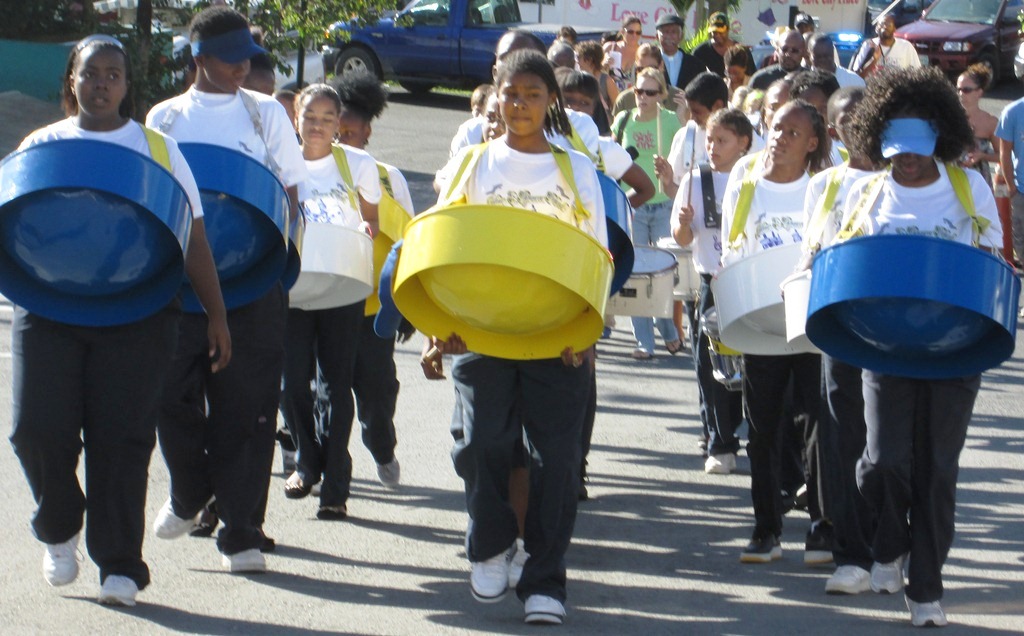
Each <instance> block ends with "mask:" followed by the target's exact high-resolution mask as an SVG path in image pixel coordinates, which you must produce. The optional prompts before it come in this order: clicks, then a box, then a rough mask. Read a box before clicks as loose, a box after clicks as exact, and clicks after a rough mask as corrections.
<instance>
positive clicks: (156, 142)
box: [139, 124, 171, 172]
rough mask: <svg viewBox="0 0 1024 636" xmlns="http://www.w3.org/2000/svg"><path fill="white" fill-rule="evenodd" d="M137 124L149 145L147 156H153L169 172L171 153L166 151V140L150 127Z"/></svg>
mask: <svg viewBox="0 0 1024 636" xmlns="http://www.w3.org/2000/svg"><path fill="white" fill-rule="evenodd" d="M139 125H140V126H141V127H142V132H143V133H144V134H145V135H146V144H147V145H149V156H150V157H152V158H153V161H155V162H157V163H158V164H160V165H161V166H163V167H164V169H165V170H167V171H168V172H170V171H171V155H170V154H169V153H168V152H167V140H166V139H164V137H163V135H161V134H160V133H158V132H157V131H155V130H153V129H152V128H147V127H146V126H142V124H139Z"/></svg>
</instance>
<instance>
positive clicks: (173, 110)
mask: <svg viewBox="0 0 1024 636" xmlns="http://www.w3.org/2000/svg"><path fill="white" fill-rule="evenodd" d="M238 97H239V98H241V100H242V105H243V106H245V111H246V112H247V113H249V120H250V121H252V127H253V128H254V129H255V130H256V135H257V136H258V137H259V138H260V141H262V142H263V148H264V149H265V150H266V151H267V160H266V166H267V168H269V169H270V171H271V172H273V173H274V175H275V176H277V177H278V178H280V177H281V166H280V165H278V163H277V161H275V160H274V154H273V153H272V152H270V146H269V145H268V144H267V136H266V135H265V134H264V132H263V118H262V117H261V116H260V106H259V104H258V103H257V102H256V98H255V97H253V96H252V95H250V94H249V92H248V91H247V90H246V89H244V88H240V89H238ZM182 99H188V97H187V96H186V95H179V96H178V98H177V99H175V100H174V101H173V102H172V103H171V105H170V107H169V108H168V109H167V112H166V113H164V118H163V120H162V121H161V122H160V124H159V125H158V126H157V130H159V131H160V132H162V133H164V134H165V135H168V134H170V130H171V126H173V125H174V120H176V119H177V118H178V115H180V114H181V104H180V103H179V102H180V100H182Z"/></svg>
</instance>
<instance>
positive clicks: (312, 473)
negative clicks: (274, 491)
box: [281, 301, 364, 506]
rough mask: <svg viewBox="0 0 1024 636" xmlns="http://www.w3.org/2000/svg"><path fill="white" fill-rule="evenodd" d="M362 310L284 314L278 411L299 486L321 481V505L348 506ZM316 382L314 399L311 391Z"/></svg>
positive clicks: (360, 305) (360, 304)
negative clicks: (291, 446) (284, 349)
mask: <svg viewBox="0 0 1024 636" xmlns="http://www.w3.org/2000/svg"><path fill="white" fill-rule="evenodd" d="M363 307H364V303H363V301H359V302H357V303H353V304H351V305H345V306H344V307H335V308H333V309H318V310H316V311H304V310H302V309H289V310H288V336H287V353H286V356H285V371H284V394H283V397H282V400H281V410H282V412H283V413H284V419H285V423H286V424H287V425H288V430H289V431H290V432H291V434H292V441H293V442H295V449H296V450H297V451H298V454H297V455H296V457H295V461H296V464H297V466H298V468H297V471H298V473H299V476H300V477H302V481H303V482H305V483H307V484H313V483H317V482H319V481H320V477H321V475H322V476H323V486H321V488H320V505H321V506H340V505H343V504H345V502H346V501H348V496H349V486H350V484H351V482H352V456H351V455H350V454H349V452H348V441H349V437H350V436H351V435H352V418H353V417H355V400H354V399H353V397H352V383H353V377H354V375H355V369H356V349H357V348H358V346H359V333H360V331H361V329H362V322H363ZM314 379H315V380H316V384H317V390H316V393H317V395H316V397H314V394H313V391H312V390H311V389H310V383H311V382H313V380H314Z"/></svg>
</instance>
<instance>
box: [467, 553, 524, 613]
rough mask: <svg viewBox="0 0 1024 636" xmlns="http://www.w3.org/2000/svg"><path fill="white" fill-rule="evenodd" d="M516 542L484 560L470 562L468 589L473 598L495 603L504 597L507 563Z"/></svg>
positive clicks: (506, 585) (482, 601)
mask: <svg viewBox="0 0 1024 636" xmlns="http://www.w3.org/2000/svg"><path fill="white" fill-rule="evenodd" d="M515 549H516V544H514V543H513V544H512V545H511V546H510V547H509V549H508V550H505V551H503V552H500V553H498V554H497V555H495V556H493V557H491V558H489V559H487V560H486V561H477V562H475V563H473V564H472V570H471V571H470V573H469V589H470V591H471V592H472V593H473V598H475V599H476V600H478V601H480V602H481V603H497V602H498V601H500V600H501V599H503V598H504V597H505V593H506V592H508V571H509V563H510V562H511V561H512V551H513V550H515Z"/></svg>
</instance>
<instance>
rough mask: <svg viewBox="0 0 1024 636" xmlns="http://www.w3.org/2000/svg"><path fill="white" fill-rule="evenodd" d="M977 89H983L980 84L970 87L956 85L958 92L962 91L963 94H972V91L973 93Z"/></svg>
mask: <svg viewBox="0 0 1024 636" xmlns="http://www.w3.org/2000/svg"><path fill="white" fill-rule="evenodd" d="M976 90H981V89H980V87H978V86H975V87H973V88H968V87H967V86H957V87H956V92H958V93H960V94H961V95H970V94H971V93H973V92H974V91H976Z"/></svg>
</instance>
